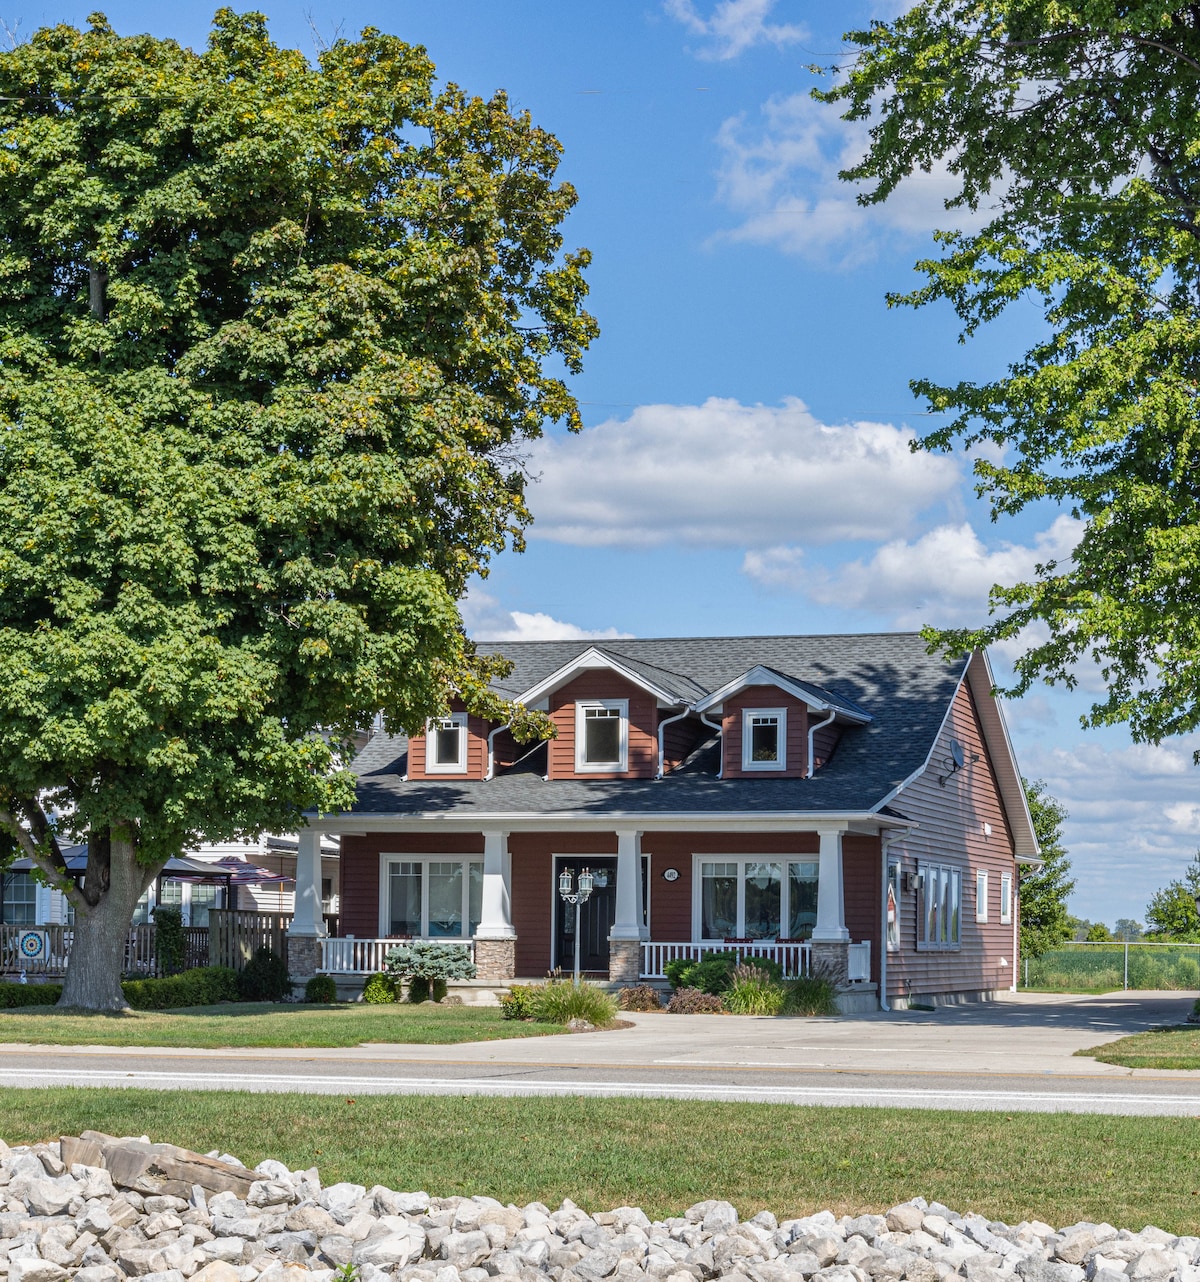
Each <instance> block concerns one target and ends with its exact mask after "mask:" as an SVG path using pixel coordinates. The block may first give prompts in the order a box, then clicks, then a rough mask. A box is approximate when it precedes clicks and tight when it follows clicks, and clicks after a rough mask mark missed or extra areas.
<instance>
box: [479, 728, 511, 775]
mask: <svg viewBox="0 0 1200 1282" xmlns="http://www.w3.org/2000/svg"><path fill="white" fill-rule="evenodd" d="M511 726H512V718H511V717H510V718H509V719H508V720H507V721H506V722H505V723H504V724H503V725H502V726H497V727H496V728H495V730H491V731H489V732H488V763H487V773H486V774H485V775H484V776H483V777H484V779H493V778H495V775H496V736H497V735H498V734H499V733H500V731H501V730H508V729H509V728H510V727H511Z"/></svg>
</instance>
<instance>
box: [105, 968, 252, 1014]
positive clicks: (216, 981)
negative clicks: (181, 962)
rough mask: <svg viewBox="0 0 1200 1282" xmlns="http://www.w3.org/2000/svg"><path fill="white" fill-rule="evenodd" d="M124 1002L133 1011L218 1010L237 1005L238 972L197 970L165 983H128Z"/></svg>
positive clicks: (161, 980) (172, 977)
mask: <svg viewBox="0 0 1200 1282" xmlns="http://www.w3.org/2000/svg"><path fill="white" fill-rule="evenodd" d="M121 991H122V992H124V994H125V1000H126V1001H127V1002H128V1003H129V1004H130V1006H132V1007H133V1009H134V1010H175V1009H178V1008H179V1007H181V1006H215V1005H216V1004H217V1003H218V1002H236V1001H237V1000H238V997H239V995H240V993H239V988H238V975H237V971H235V970H231V969H230V968H229V967H228V966H198V967H197V968H196V969H194V970H185V971H184V972H183V973H182V974H179V975H169V976H167V977H165V978H163V979H126V980H124V981H123V982H122V984H121Z"/></svg>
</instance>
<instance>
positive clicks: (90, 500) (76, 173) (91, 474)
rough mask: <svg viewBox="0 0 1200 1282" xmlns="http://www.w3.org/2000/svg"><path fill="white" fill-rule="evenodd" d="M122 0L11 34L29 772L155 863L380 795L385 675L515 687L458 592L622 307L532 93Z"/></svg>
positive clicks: (2, 207)
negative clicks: (348, 755)
mask: <svg viewBox="0 0 1200 1282" xmlns="http://www.w3.org/2000/svg"><path fill="white" fill-rule="evenodd" d="M89 22H90V29H89V30H86V31H79V30H76V29H74V28H72V27H69V26H57V27H52V28H46V29H43V30H40V31H38V32H37V33H36V34H35V35H34V36H33V37H32V39H31V40H30V41H29V42H28V43H26V44H24V45H21V46H19V47H17V48H15V49H13V50H11V51H6V52H4V53H3V54H0V799H2V800H3V803H4V805H5V809H6V812H7V813H8V814H9V816H10V818H11V817H13V816H17V817H24V818H25V819H27V820H29V821H30V822H31V823H32V824H33V826H34V829H35V835H38V830H39V821H38V815H39V814H40V811H39V805H38V798H39V797H45V796H47V795H48V796H49V798H50V799H51V801H53V802H54V804H55V805H56V806H57V807H58V808H59V809H60V810H61V811H64V812H66V813H67V815H68V816H69V818H68V819H66V820H65V821H64V822H65V823H66V824H67V826H68V827H69V828H70V829H72V830H75V831H78V832H79V833H83V832H87V831H92V832H93V833H94V832H101V833H104V832H107V831H111V832H113V833H118V832H119V833H121V834H123V836H122V840H123V841H124V840H132V841H133V842H134V844H135V845H136V846H137V848H138V858H139V860H140V861H141V862H142V863H144V864H150V863H154V862H157V861H160V860H162V859H164V858H166V857H167V856H168V855H170V854H171V853H174V852H177V851H178V850H179V849H180V848H181V847H183V846H186V845H188V844H189V843H191V842H194V841H196V840H197V839H199V838H202V837H207V838H220V837H226V836H230V835H233V834H234V833H237V832H244V831H250V830H255V829H259V830H261V829H262V828H264V827H272V826H284V825H288V824H294V823H295V818H296V814H297V812H298V811H299V810H300V809H302V808H307V807H319V808H320V809H322V810H330V809H335V808H337V807H339V806H340V805H343V804H345V803H347V802H348V801H349V800H350V797H351V795H352V793H351V788H350V781H349V778H348V775H347V774H346V773H345V772H344V771H338V770H336V769H331V767H334V766H336V763H337V760H338V756H337V754H338V752H339V749H340V748H341V747H342V746H343V745H344V744H345V742H346V740H348V738H349V737H350V736H351V734H352V733H353V732H354V731H355V730H357V729H361V728H362V727H364V726H365V725H367V724H369V721H370V719H371V717H372V716H373V715H374V714H375V713H376V712H377V711H378V710H382V712H383V717H384V721H385V723H386V724H387V725H388V726H389V727H392V728H399V727H405V728H408V729H415V728H417V727H419V726H420V725H421V724H422V722H423V720H424V718H425V717H427V716H429V715H433V714H436V713H438V712H439V711H444V710H445V708H446V706H447V703H446V700H447V697H448V694H449V692H450V691H452V690H453V691H457V692H458V693H459V694H460V695H461V696H462V697H463V698H464V699H465V700H466V701H467V703H468V705H469V706H472V707H475V708H478V709H479V710H481V711H487V710H489V709H490V711H491V712H492V713H493V714H495V715H500V714H501V713H502V712H503V713H507V712H509V711H511V710H510V709H505V708H503V707H502V706H501V705H500V704H499V703H498V701H497V700H495V699H494V698H493V697H492V696H491V695H489V694H488V692H487V688H486V686H487V681H488V679H489V677H490V675H491V674H492V672H493V671H494V668H493V667H492V666H491V665H490V664H489V662H488V661H485V660H483V659H481V658H479V657H477V656H476V655H475V654H474V652H473V649H472V647H471V646H470V644H469V643H468V642H467V641H466V639H465V638H464V635H463V632H462V628H461V624H460V620H459V615H458V611H457V607H456V601H457V600H458V599H459V598H460V597H461V595H462V593H463V591H464V588H465V585H466V582H467V579H468V577H469V576H470V575H471V574H473V573H476V572H481V571H484V570H486V566H487V563H488V559H489V557H490V555H491V554H492V553H494V552H495V551H497V550H498V549H500V548H501V547H503V546H504V545H505V543H506V542H508V541H512V542H514V543H516V544H517V545H519V544H520V539H521V529H522V527H523V525H524V524H525V522H526V521H527V519H528V513H527V511H526V507H525V502H524V496H523V491H524V476H523V473H522V470H521V466H520V452H521V447H522V443H523V442H525V441H527V440H528V439H530V438H532V437H534V436H536V435H538V433H539V432H540V431H541V428H542V424H543V423H544V421H546V420H547V419H552V420H561V421H564V422H565V423H566V424H567V425H568V426H569V427H572V428H575V427H577V426H578V422H579V420H578V414H577V410H576V406H575V403H574V401H573V399H572V397H571V395H570V394H569V392H568V390H567V388H566V386H565V384H564V383H563V381H562V379H561V377H559V376H558V373H556V372H554V371H559V372H561V371H566V372H570V371H574V370H577V369H578V368H579V363H580V358H581V355H582V352H583V351H584V349H585V348H586V347H587V345H588V343H589V342H590V340H591V339H592V337H593V336H594V334H595V333H596V327H595V323H594V321H593V320H592V318H591V317H590V316H589V315H588V314H587V313H586V311H584V310H583V306H582V302H583V298H584V296H585V294H586V286H585V283H584V280H583V276H582V270H583V268H584V267H585V266H586V264H587V262H588V255H587V252H586V251H580V252H578V253H574V254H564V253H563V252H562V244H563V239H562V234H561V224H562V221H563V219H564V218H565V216H566V215H567V213H568V211H569V210H570V208H571V206H572V205H573V204H574V201H575V193H574V192H573V190H572V189H571V188H570V187H569V186H568V185H566V184H561V183H556V181H555V171H556V166H557V163H558V159H559V152H560V148H559V145H558V143H557V142H556V140H555V139H554V138H553V137H552V136H551V135H549V134H548V133H546V132H545V131H543V130H541V129H539V128H537V127H536V126H535V125H534V124H533V123H532V121H531V120H530V118H529V117H528V115H525V114H517V115H514V114H513V113H512V112H510V110H509V108H508V104H507V101H506V99H505V96H504V95H503V94H502V93H500V94H497V95H496V96H495V97H493V98H492V99H491V100H489V101H484V100H481V99H478V98H468V97H467V96H465V95H464V94H463V93H462V92H461V91H460V90H459V89H457V88H456V87H454V86H453V85H449V86H447V87H446V88H444V89H442V90H441V91H440V92H436V93H435V91H434V89H433V83H432V82H433V75H434V67H433V64H432V63H431V62H430V60H429V58H428V56H427V55H426V54H425V52H424V50H422V49H420V48H417V47H414V46H410V45H407V44H404V43H403V42H402V41H400V40H398V39H396V38H394V37H391V36H387V35H383V34H381V33H380V32H378V31H376V30H373V29H368V30H365V31H364V32H363V33H362V35H361V37H360V38H359V39H358V40H339V41H338V42H337V43H336V44H335V45H333V46H332V47H331V48H329V49H328V50H327V51H326V52H324V53H323V54H322V55H321V57H320V60H319V65H318V66H313V65H311V64H310V63H309V62H308V61H306V59H305V58H304V57H302V56H301V55H300V54H299V53H297V52H295V51H293V50H288V49H281V48H279V47H278V46H276V45H275V44H273V43H272V42H271V40H270V39H269V37H268V34H267V30H266V25H265V21H264V19H263V17H262V16H261V15H260V14H255V13H248V14H244V15H240V16H239V15H236V14H235V13H233V12H232V11H231V10H229V9H221V10H220V11H219V12H218V13H217V15H216V18H215V20H214V25H213V30H212V35H211V38H210V40H209V44H208V48H207V50H206V51H205V52H203V53H199V54H198V53H195V52H192V51H191V50H188V49H184V48H181V47H180V46H179V45H177V44H175V43H174V42H173V41H170V40H157V39H154V38H152V37H150V36H136V37H131V38H121V37H119V36H118V35H116V34H115V33H114V31H113V30H112V28H111V27H110V26H109V24H108V22H107V21H106V20H105V18H104V17H103V15H100V14H96V15H93V16H92V17H91V18H90V19H89ZM517 711H518V714H520V712H521V710H519V709H518V710H517ZM529 728H530V723H529V720H528V718H526V719H524V720H522V719H521V718H520V716H519V717H518V723H517V729H518V731H520V730H521V729H525V730H528V729H529Z"/></svg>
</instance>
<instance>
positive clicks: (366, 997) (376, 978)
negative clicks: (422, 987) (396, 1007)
mask: <svg viewBox="0 0 1200 1282" xmlns="http://www.w3.org/2000/svg"><path fill="white" fill-rule="evenodd" d="M396 997H397V992H396V981H395V980H394V979H392V978H391V976H390V975H384V974H382V973H380V972H377V973H376V974H374V975H371V976H370V977H369V978H368V979H367V982H366V983H365V984H364V985H363V995H362V999H363V1001H364V1002H369V1003H370V1004H371V1005H372V1006H382V1005H385V1004H386V1003H388V1002H394V1001H395V1000H396Z"/></svg>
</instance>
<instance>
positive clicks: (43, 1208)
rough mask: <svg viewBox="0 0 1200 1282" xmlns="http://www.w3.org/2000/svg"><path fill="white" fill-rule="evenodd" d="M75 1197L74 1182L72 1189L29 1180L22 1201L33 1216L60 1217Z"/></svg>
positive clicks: (45, 1181)
mask: <svg viewBox="0 0 1200 1282" xmlns="http://www.w3.org/2000/svg"><path fill="white" fill-rule="evenodd" d="M39 1165H40V1164H39ZM74 1196H75V1187H74V1181H71V1187H69V1188H62V1187H60V1186H59V1185H58V1184H56V1183H54V1182H53V1181H51V1180H45V1179H43V1180H29V1181H28V1182H27V1183H26V1184H25V1188H24V1192H23V1194H22V1201H23V1202H24V1203H25V1205H26V1206H27V1207H29V1210H30V1213H31V1214H33V1215H58V1214H60V1212H62V1211H65V1210H66V1209H67V1207H68V1205H70V1202H71V1199H72V1198H73V1197H74Z"/></svg>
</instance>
